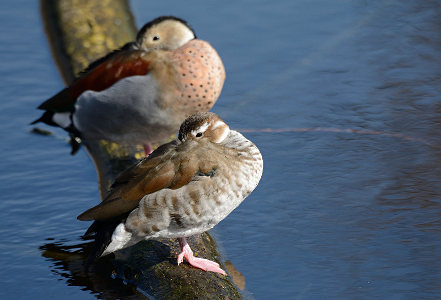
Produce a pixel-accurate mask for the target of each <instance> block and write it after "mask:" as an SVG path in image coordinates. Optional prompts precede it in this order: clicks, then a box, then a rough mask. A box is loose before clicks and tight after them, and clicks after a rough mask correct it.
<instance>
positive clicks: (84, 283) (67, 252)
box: [40, 239, 146, 299]
mask: <svg viewBox="0 0 441 300" xmlns="http://www.w3.org/2000/svg"><path fill="white" fill-rule="evenodd" d="M47 241H48V243H47V244H45V245H43V246H41V247H40V250H41V252H42V256H43V257H45V258H47V259H49V260H50V261H51V262H52V265H51V271H52V272H53V273H55V274H57V276H59V277H60V280H61V278H62V280H65V281H66V283H67V285H69V286H78V287H81V288H82V290H87V291H90V292H91V294H94V295H96V297H97V298H99V299H117V298H118V299H120V298H124V299H146V297H145V296H144V295H142V294H141V293H140V292H138V291H137V290H136V288H135V287H134V286H132V285H129V284H127V285H125V284H123V282H122V280H120V279H119V278H115V271H114V269H113V268H112V262H111V261H110V259H108V258H107V259H106V258H103V259H100V260H99V261H98V262H97V263H96V264H94V265H93V266H92V267H88V268H86V262H87V257H88V254H89V252H90V251H91V250H92V247H93V242H87V241H84V242H83V243H79V244H75V245H70V243H69V242H68V241H66V240H58V241H55V240H53V239H47ZM112 277H113V278H112Z"/></svg>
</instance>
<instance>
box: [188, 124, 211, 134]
mask: <svg viewBox="0 0 441 300" xmlns="http://www.w3.org/2000/svg"><path fill="white" fill-rule="evenodd" d="M209 125H210V124H208V122H206V123H204V124H202V126H201V127H199V128H198V129H197V130H192V131H191V132H190V133H191V134H192V135H193V136H196V134H197V133H199V132H202V133H204V132H205V130H207V128H208V126H209Z"/></svg>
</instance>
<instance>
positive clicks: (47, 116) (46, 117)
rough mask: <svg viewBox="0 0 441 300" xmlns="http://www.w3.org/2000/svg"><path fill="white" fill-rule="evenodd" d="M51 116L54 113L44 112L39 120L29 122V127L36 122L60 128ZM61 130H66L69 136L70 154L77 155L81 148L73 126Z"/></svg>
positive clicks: (76, 131)
mask: <svg viewBox="0 0 441 300" xmlns="http://www.w3.org/2000/svg"><path fill="white" fill-rule="evenodd" d="M53 116H54V112H51V111H45V112H44V113H43V115H42V116H41V117H40V118H38V119H37V120H35V121H33V122H31V123H30V124H29V125H34V124H36V123H38V122H43V123H45V124H47V125H50V126H55V127H60V125H58V124H57V123H55V122H54V121H53V119H52V118H53ZM63 129H64V130H66V131H67V132H69V135H70V140H69V144H70V145H71V147H72V150H71V152H70V154H71V155H74V154H75V153H77V151H78V150H79V149H80V147H81V134H80V132H79V131H78V130H77V129H76V128H75V127H74V126H73V125H70V126H69V127H67V128H63Z"/></svg>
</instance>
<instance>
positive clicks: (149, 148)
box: [142, 144, 153, 157]
mask: <svg viewBox="0 0 441 300" xmlns="http://www.w3.org/2000/svg"><path fill="white" fill-rule="evenodd" d="M142 146H143V147H144V153H145V156H146V157H147V156H149V155H150V153H152V152H153V148H152V145H150V144H144V145H142Z"/></svg>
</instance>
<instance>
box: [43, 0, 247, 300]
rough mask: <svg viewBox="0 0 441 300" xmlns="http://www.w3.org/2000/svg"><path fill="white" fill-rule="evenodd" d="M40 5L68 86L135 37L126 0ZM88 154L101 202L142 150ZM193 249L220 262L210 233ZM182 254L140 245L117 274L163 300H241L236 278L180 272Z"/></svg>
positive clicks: (93, 146) (161, 244) (94, 145)
mask: <svg viewBox="0 0 441 300" xmlns="http://www.w3.org/2000/svg"><path fill="white" fill-rule="evenodd" d="M40 4H41V11H42V16H43V22H44V25H45V30H46V33H47V36H48V39H49V43H50V46H51V50H52V53H53V56H54V59H55V61H56V63H57V65H58V67H59V70H60V73H61V74H62V76H63V79H64V81H65V82H66V83H71V82H72V81H73V80H74V78H75V76H76V75H78V74H79V73H80V72H81V71H82V70H83V69H84V68H86V67H87V66H88V64H90V63H91V62H92V61H94V60H96V59H98V58H100V57H102V56H104V55H105V54H107V53H108V52H110V51H113V50H115V49H117V48H119V47H121V46H122V45H124V44H125V43H127V42H128V41H131V40H133V39H134V38H135V36H136V31H137V30H136V26H135V22H134V20H133V16H132V14H131V12H130V8H129V5H128V1H127V0H101V1H88V0H41V1H40ZM164 142H165V141H164ZM85 148H86V150H87V152H88V153H89V155H90V157H91V158H92V160H93V162H94V164H95V167H96V170H97V174H98V180H99V189H100V193H101V197H104V196H105V194H106V192H107V190H108V187H109V185H110V184H111V182H112V181H113V179H114V178H115V176H116V175H118V173H119V172H121V171H122V170H124V169H125V168H127V167H128V166H130V165H131V164H133V163H134V162H135V161H136V160H137V159H138V158H139V151H140V149H141V148H139V147H121V146H120V145H117V144H114V143H109V142H107V141H98V142H88V143H87V144H86V145H85ZM74 218H75V216H72V219H74ZM189 243H190V244H191V247H192V248H193V251H194V252H195V253H196V254H198V255H200V256H202V257H204V258H207V259H211V260H216V259H217V256H218V253H217V250H216V244H215V242H214V240H213V239H212V237H211V236H210V235H209V234H208V233H204V234H202V235H198V236H195V237H191V238H190V239H189ZM178 250H179V247H178V243H177V241H176V240H170V239H160V240H152V241H146V242H141V243H139V244H137V245H135V246H134V247H131V248H129V249H124V250H122V251H120V252H119V253H116V259H115V260H113V264H114V266H115V268H116V270H115V273H116V274H117V276H118V277H120V278H123V279H124V280H125V281H127V282H129V283H132V284H134V285H136V287H137V288H138V289H139V290H141V291H143V292H144V293H145V294H146V295H150V296H152V297H154V298H158V299H238V298H241V294H240V293H239V291H238V290H237V288H236V287H235V286H234V284H233V283H232V281H231V277H229V276H227V277H224V276H221V275H218V274H214V273H211V272H204V271H201V270H198V269H195V268H193V267H189V266H188V265H186V264H182V265H180V266H177V264H176V259H177V254H178ZM127 253H130V255H127ZM121 257H123V258H124V259H120V258H121Z"/></svg>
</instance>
